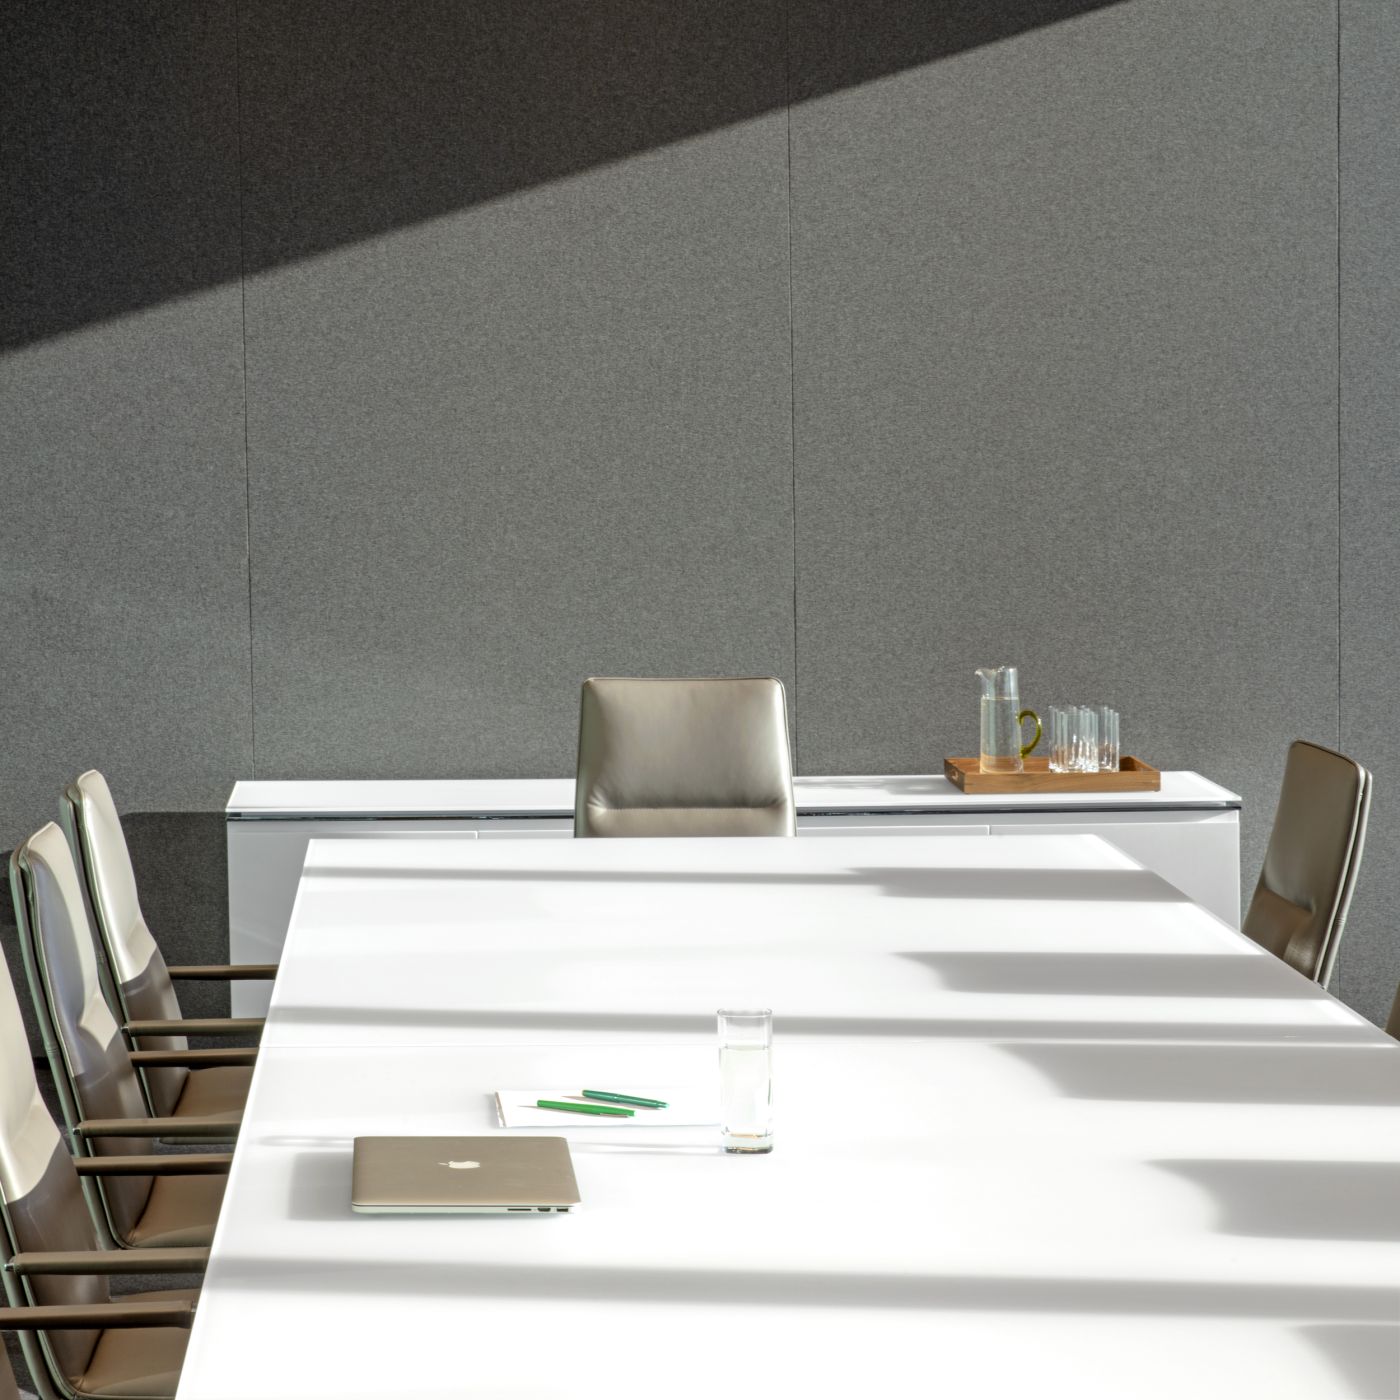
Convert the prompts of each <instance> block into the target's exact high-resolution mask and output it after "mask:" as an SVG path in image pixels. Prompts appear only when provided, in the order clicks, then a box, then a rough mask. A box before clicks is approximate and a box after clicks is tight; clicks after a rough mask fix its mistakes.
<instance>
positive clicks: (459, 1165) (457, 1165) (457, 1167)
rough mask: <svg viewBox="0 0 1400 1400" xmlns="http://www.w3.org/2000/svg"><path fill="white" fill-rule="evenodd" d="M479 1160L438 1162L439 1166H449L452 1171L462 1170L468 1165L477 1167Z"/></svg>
mask: <svg viewBox="0 0 1400 1400" xmlns="http://www.w3.org/2000/svg"><path fill="white" fill-rule="evenodd" d="M480 1165H481V1163H480V1162H439V1163H438V1166H440V1167H451V1168H452V1170H453V1171H458V1172H464V1171H466V1170H467V1169H468V1168H469V1167H479V1166H480Z"/></svg>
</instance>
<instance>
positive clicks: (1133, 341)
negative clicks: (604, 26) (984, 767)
mask: <svg viewBox="0 0 1400 1400" xmlns="http://www.w3.org/2000/svg"><path fill="white" fill-rule="evenodd" d="M888 9H889V13H890V15H891V16H892V24H894V21H896V20H897V25H895V35H896V38H897V40H898V42H900V43H907V42H908V38H907V33H906V31H907V29H908V27H909V26H910V25H911V24H916V23H919V22H922V23H926V24H929V25H934V24H938V23H941V22H942V21H941V19H940V17H939V15H938V14H937V13H936V7H926V8H925V10H924V19H923V20H922V21H919V20H918V18H917V16H915V15H913V14H912V13H911V12H910V10H909V8H908V7H905V6H902V5H891V6H889V7H888ZM796 13H797V15H798V16H799V17H800V16H801V15H802V14H803V7H802V6H801V5H799V6H798V7H797V11H796ZM865 38H866V41H867V42H871V43H879V42H881V40H882V36H881V35H880V34H879V33H878V32H876V31H873V30H868V31H867V33H866V36H865ZM846 41H847V36H845V35H844V34H842V33H841V32H840V31H833V30H832V29H830V28H828V27H827V26H824V25H820V24H813V25H810V26H807V27H802V26H801V24H800V21H799V24H798V27H797V28H796V29H795V31H794V35H793V47H794V95H795V96H798V97H800V96H801V95H802V94H803V84H804V77H803V75H804V72H805V71H806V70H807V68H808V67H810V68H811V69H813V70H814V71H815V72H818V73H820V72H822V71H823V69H824V68H825V67H826V66H827V65H828V63H829V61H830V60H829V59H828V57H827V56H826V54H825V52H824V50H825V48H826V46H828V45H830V44H832V43H843V42H846ZM1334 48H1335V45H1334V29H1333V11H1332V9H1331V7H1330V6H1329V5H1326V4H1324V3H1320V2H1319V0H1291V2H1290V3H1288V4H1285V5H1283V6H1281V7H1279V6H1271V7H1268V10H1267V13H1265V12H1264V11H1261V10H1260V9H1259V7H1258V6H1255V5H1252V4H1250V3H1248V0H1231V3H1228V4H1224V5H1222V4H1217V3H1190V4H1185V5H1183V4H1179V3H1166V0H1162V3H1154V0H1144V2H1143V3H1134V4H1130V5H1118V6H1112V7H1109V8H1107V9H1102V10H1098V11H1096V12H1094V13H1092V14H1087V15H1084V16H1081V17H1079V18H1077V19H1074V20H1070V21H1068V22H1066V23H1064V24H1060V25H1056V26H1051V27H1048V28H1045V29H1040V30H1037V31H1035V32H1034V33H1033V34H1024V35H1021V36H1020V37H1018V38H1015V39H1012V40H1009V41H1007V42H1005V43H1001V44H995V45H990V46H984V47H980V48H975V49H969V50H966V51H963V52H960V53H957V54H955V55H953V56H950V57H947V58H944V59H942V60H940V61H938V62H934V63H931V64H929V65H927V66H925V67H923V68H920V69H917V70H912V71H907V72H904V73H902V74H900V75H898V76H895V77H891V78H887V79H885V80H884V81H882V82H879V83H874V84H870V85H867V86H864V87H858V88H854V89H851V90H849V91H845V92H841V93H839V94H837V95H833V96H827V97H823V98H819V99H817V100H814V101H811V102H807V103H803V104H801V105H796V106H794V108H793V110H792V125H793V140H792V149H793V171H792V189H793V246H794V262H793V284H794V367H795V384H796V413H795V423H796V429H795V431H796V444H797V464H798V469H797V492H796V498H797V532H798V541H799V547H798V568H797V582H798V602H797V623H798V645H797V667H798V745H799V760H800V765H801V768H802V770H803V771H804V772H809V773H811V772H828V771H829V772H864V771H881V770H894V771H916V772H917V771H930V770H933V771H937V769H938V768H939V766H940V763H941V759H942V758H943V756H944V755H945V754H949V753H975V752H976V749H975V744H976V741H977V730H976V724H977V720H976V714H977V711H976V706H975V702H974V681H973V677H972V671H973V669H974V667H975V666H977V665H978V664H979V663H984V662H1016V663H1019V665H1020V667H1021V674H1022V686H1023V695H1024V699H1025V700H1026V701H1027V702H1028V703H1031V704H1034V705H1047V704H1049V703H1052V702H1054V701H1057V700H1061V699H1071V700H1073V699H1082V700H1085V701H1095V700H1103V701H1106V702H1110V703H1116V704H1117V705H1118V707H1119V708H1120V709H1121V711H1122V713H1123V717H1124V719H1123V722H1124V728H1123V738H1124V743H1125V747H1126V749H1127V750H1128V751H1129V752H1133V753H1137V754H1140V755H1141V756H1143V757H1145V758H1147V759H1149V760H1150V761H1153V762H1156V763H1158V764H1160V765H1161V766H1163V767H1190V768H1197V769H1200V770H1201V771H1203V772H1205V773H1208V774H1210V775H1211V776H1212V777H1215V778H1217V779H1219V780H1220V781H1222V782H1224V783H1226V784H1228V785H1230V786H1232V787H1234V788H1235V789H1236V790H1238V791H1240V792H1242V793H1243V794H1244V797H1245V799H1246V814H1247V815H1246V823H1245V842H1244V855H1243V863H1244V869H1245V871H1246V872H1248V874H1247V876H1246V883H1247V884H1248V883H1251V882H1252V880H1251V876H1252V872H1253V871H1255V870H1257V868H1258V862H1259V859H1260V856H1261V854H1262V847H1263V841H1264V838H1265V836H1266V835H1267V826H1268V822H1269V819H1270V817H1271V816H1272V809H1273V803H1274V801H1275V799H1276V796H1277V789H1278V781H1279V777H1280V774H1281V771H1282V763H1283V757H1284V747H1285V745H1286V743H1287V741H1288V740H1289V739H1291V738H1292V737H1294V736H1295V735H1298V734H1302V735H1310V736H1314V737H1317V738H1319V739H1321V740H1322V741H1324V742H1334V741H1335V739H1336V735H1337V685H1336V665H1337V481H1336V442H1335V437H1336V307H1335V294H1336V289H1335V279H1336V266H1335V262H1336V245H1335V237H1334V235H1335V203H1334V193H1335V173H1336V172H1335V131H1334V130H1333V124H1334V120H1335V109H1336V108H1335V104H1336V91H1335V53H1334Z"/></svg>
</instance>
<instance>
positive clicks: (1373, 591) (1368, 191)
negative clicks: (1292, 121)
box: [1341, 0, 1400, 1021]
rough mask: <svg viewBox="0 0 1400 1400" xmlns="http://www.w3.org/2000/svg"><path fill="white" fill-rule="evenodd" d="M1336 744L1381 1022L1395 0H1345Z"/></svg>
mask: <svg viewBox="0 0 1400 1400" xmlns="http://www.w3.org/2000/svg"><path fill="white" fill-rule="evenodd" d="M1341 16H1342V30H1341V38H1342V46H1341V55H1342V125H1341V194H1342V210H1341V213H1342V217H1341V238H1342V244H1341V251H1342V257H1341V268H1342V286H1341V310H1342V320H1341V324H1342V420H1341V421H1342V435H1341V443H1342V531H1343V533H1342V540H1343V545H1344V548H1343V551H1342V743H1343V746H1344V748H1345V749H1346V751H1347V752H1348V753H1352V754H1354V755H1355V756H1356V757H1357V758H1358V759H1359V760H1360V761H1361V762H1363V763H1365V764H1366V765H1367V766H1368V767H1369V768H1371V770H1372V771H1373V773H1374V774H1375V792H1374V797H1373V799H1372V807H1371V829H1370V837H1369V840H1368V842H1367V851H1366V859H1365V863H1364V864H1363V866H1362V870H1361V879H1360V882H1359V884H1358V886H1357V891H1356V897H1355V901H1354V903H1353V905H1352V914H1351V920H1350V923H1349V925H1348V931H1347V941H1346V943H1345V944H1343V947H1342V957H1343V963H1342V993H1343V995H1344V996H1345V997H1346V999H1347V1000H1348V1001H1349V1002H1350V1003H1351V1004H1352V1005H1353V1006H1355V1007H1357V1009H1358V1010H1360V1011H1362V1012H1363V1013H1364V1014H1365V1015H1367V1016H1369V1017H1370V1018H1371V1019H1372V1020H1375V1021H1384V1019H1385V1017H1386V1015H1387V1013H1388V1012H1389V1009H1390V1002H1391V998H1392V997H1393V996H1394V994H1395V986H1396V983H1397V981H1400V859H1397V851H1400V839H1397V834H1396V833H1397V826H1400V798H1397V793H1396V789H1397V786H1400V727H1397V725H1396V723H1395V721H1394V718H1393V716H1392V714H1391V707H1392V704H1393V700H1394V697H1395V696H1396V695H1397V694H1400V644H1397V636H1400V258H1397V230H1400V86H1397V83H1396V73H1397V71H1400V10H1397V9H1396V7H1395V6H1394V5H1376V4H1371V3H1366V0H1343V3H1342V8H1341Z"/></svg>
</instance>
